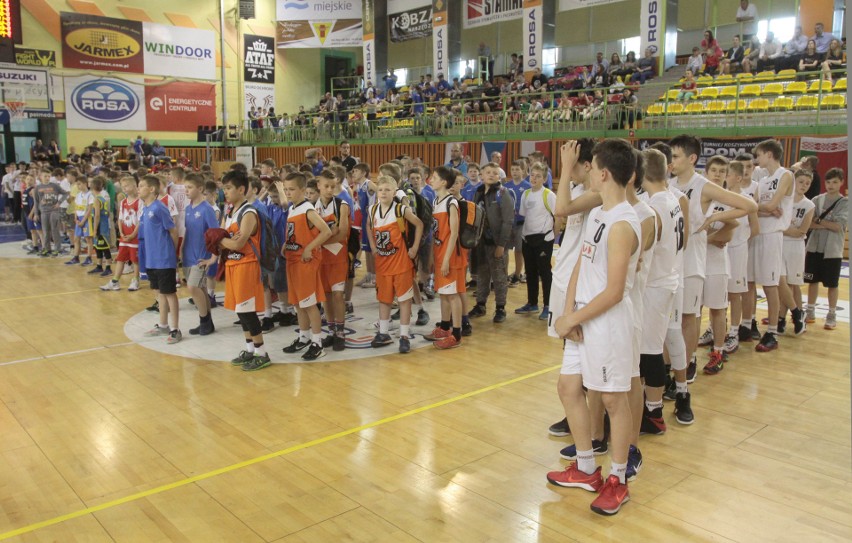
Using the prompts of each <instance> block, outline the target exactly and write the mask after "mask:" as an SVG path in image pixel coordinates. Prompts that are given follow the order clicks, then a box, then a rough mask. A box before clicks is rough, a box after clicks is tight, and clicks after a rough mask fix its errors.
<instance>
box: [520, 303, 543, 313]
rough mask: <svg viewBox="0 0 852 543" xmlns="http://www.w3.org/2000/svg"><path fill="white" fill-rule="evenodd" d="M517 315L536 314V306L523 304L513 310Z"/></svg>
mask: <svg viewBox="0 0 852 543" xmlns="http://www.w3.org/2000/svg"><path fill="white" fill-rule="evenodd" d="M515 313H516V314H517V315H526V314H527V313H538V306H537V305H530V304H524V305H522V306H521V307H519V308H517V309H516V310H515Z"/></svg>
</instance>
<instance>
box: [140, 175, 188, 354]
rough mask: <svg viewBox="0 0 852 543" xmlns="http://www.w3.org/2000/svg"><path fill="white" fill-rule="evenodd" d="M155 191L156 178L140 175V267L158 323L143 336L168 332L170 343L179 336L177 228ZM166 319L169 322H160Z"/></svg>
mask: <svg viewBox="0 0 852 543" xmlns="http://www.w3.org/2000/svg"><path fill="white" fill-rule="evenodd" d="M159 194H160V179H159V178H158V177H157V176H155V175H146V176H145V177H143V178H142V181H141V182H140V183H139V197H140V198H141V199H142V203H143V204H144V207H143V208H142V213H141V215H140V218H139V239H140V240H144V242H143V243H144V246H145V251H144V268H145V270H146V272H147V274H148V280H149V281H150V282H151V288H152V289H153V290H154V291H156V292H157V303H158V305H159V308H160V322H159V324H158V325H157V326H154V328H152V329H151V330H149V331H148V332H146V333H145V335H146V336H147V337H156V336H163V335H168V339H167V340H166V342H167V343H169V344H174V343H177V342H179V341H180V340H181V339H182V335H181V332H180V329H179V327H178V323H179V314H178V298H177V289H176V285H175V273H176V271H177V253H176V251H175V247H177V243H178V231H177V227H176V226H175V222H174V220H172V216H171V214H170V213H169V210H168V208H167V207H166V206H165V205H164V204H163V203H162V202H161V201H159V200H158V199H157V196H158V195H159ZM142 256H143V255H140V257H142ZM140 264H141V262H140ZM166 320H168V321H169V322H164V321H166Z"/></svg>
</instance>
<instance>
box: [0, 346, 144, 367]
mask: <svg viewBox="0 0 852 543" xmlns="http://www.w3.org/2000/svg"><path fill="white" fill-rule="evenodd" d="M135 344H136V342H135V341H127V342H124V343H113V344H112V345H101V346H99V347H92V348H91V349H80V350H79V351H68V352H66V353H55V354H48V355H44V356H35V357H33V358H22V359H20V360H12V361H10V362H0V366H11V365H12V364H22V363H24V362H33V361H36V360H49V359H51V358H59V357H62V356H71V355H74V354H82V353H91V352H95V351H104V350H106V349H114V348H116V347H126V346H128V345H135Z"/></svg>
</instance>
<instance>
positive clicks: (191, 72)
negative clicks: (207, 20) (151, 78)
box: [142, 23, 216, 79]
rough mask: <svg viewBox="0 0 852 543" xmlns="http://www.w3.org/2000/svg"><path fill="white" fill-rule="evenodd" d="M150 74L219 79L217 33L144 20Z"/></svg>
mask: <svg viewBox="0 0 852 543" xmlns="http://www.w3.org/2000/svg"><path fill="white" fill-rule="evenodd" d="M142 40H143V49H144V54H143V58H144V70H143V71H142V73H145V74H148V75H166V76H175V77H188V78H192V79H216V35H215V33H213V32H212V31H210V30H199V29H197V28H185V27H178V26H168V25H161V24H156V23H142Z"/></svg>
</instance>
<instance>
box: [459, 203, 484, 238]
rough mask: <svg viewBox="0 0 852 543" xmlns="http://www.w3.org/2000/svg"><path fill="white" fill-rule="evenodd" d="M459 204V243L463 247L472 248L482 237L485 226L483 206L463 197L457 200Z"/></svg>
mask: <svg viewBox="0 0 852 543" xmlns="http://www.w3.org/2000/svg"><path fill="white" fill-rule="evenodd" d="M458 204H459V245H460V246H461V247H463V248H465V249H473V248H474V247H476V245H477V243H479V240H480V239H481V238H482V231H483V229H484V228H485V208H484V207H482V204H475V203H473V202H470V201H468V200H465V199H461V200H458Z"/></svg>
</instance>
